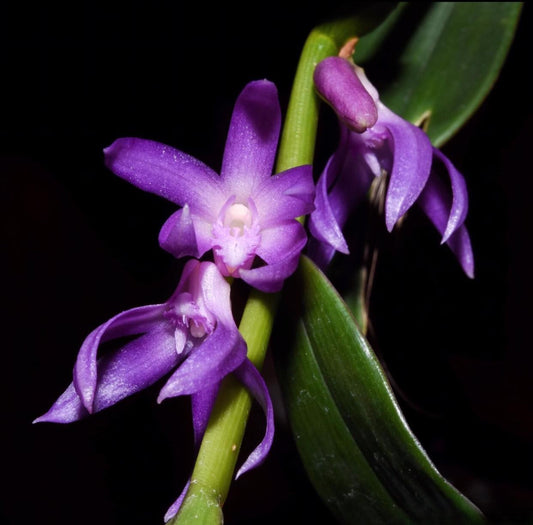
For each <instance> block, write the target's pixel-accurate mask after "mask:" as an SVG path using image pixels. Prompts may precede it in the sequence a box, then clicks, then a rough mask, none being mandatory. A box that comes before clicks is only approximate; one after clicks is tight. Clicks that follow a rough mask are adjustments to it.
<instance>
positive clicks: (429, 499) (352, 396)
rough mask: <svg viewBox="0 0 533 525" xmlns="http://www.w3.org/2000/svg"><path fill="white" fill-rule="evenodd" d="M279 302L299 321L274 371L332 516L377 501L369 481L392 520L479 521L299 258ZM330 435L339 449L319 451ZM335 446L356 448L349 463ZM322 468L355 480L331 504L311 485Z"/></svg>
mask: <svg viewBox="0 0 533 525" xmlns="http://www.w3.org/2000/svg"><path fill="white" fill-rule="evenodd" d="M287 297H288V299H287V300H288V301H289V300H290V297H299V298H301V299H300V301H298V304H290V303H287V302H286V303H285V304H290V307H289V309H290V310H292V313H293V315H296V316H299V321H298V329H297V331H296V333H295V335H294V341H293V345H292V346H291V350H290V351H289V352H287V351H284V352H280V353H279V354H280V356H279V357H278V366H277V368H278V371H279V373H280V376H281V383H282V387H283V391H284V399H285V403H286V405H287V410H288V413H289V418H290V420H291V425H292V428H293V431H294V433H295V437H296V442H297V444H299V450H300V452H301V454H302V460H303V462H304V464H305V466H306V469H307V470H308V472H309V475H310V478H311V480H312V482H313V483H314V486H315V488H316V490H317V492H318V493H319V494H320V495H321V496H322V498H323V499H324V500H325V502H326V503H327V504H328V505H330V508H332V511H334V513H335V514H336V515H337V516H339V515H344V514H343V511H346V512H349V511H347V510H346V509H347V508H348V507H349V506H350V507H351V508H358V506H360V505H362V504H363V503H365V502H366V501H367V498H366V496H365V494H372V493H373V494H378V493H379V494H382V492H381V489H380V491H376V485H375V477H377V479H378V480H379V482H380V484H381V486H382V489H384V490H385V491H386V492H387V493H388V494H389V496H390V498H392V500H393V501H394V503H395V504H396V505H397V508H396V510H394V511H393V509H394V508H393V507H389V508H390V510H391V512H393V514H394V519H395V520H396V522H402V520H404V519H405V516H407V518H408V519H409V520H411V521H413V522H418V523H443V522H446V523H450V522H452V520H453V521H457V522H459V523H461V522H468V523H472V522H479V521H482V516H481V514H480V512H479V511H478V509H477V508H476V507H475V506H474V505H472V504H471V503H470V502H469V501H468V500H467V499H466V498H465V497H464V496H463V495H462V494H460V493H459V492H458V491H457V490H456V489H455V488H454V487H452V486H451V485H450V484H449V483H448V482H447V481H446V480H445V479H444V478H443V477H442V476H441V475H440V474H439V472H438V471H437V469H436V468H435V466H434V465H433V464H432V462H431V461H430V459H429V458H428V456H427V454H426V453H425V451H424V450H423V448H422V446H421V445H420V443H419V442H418V440H417V439H416V437H415V436H414V435H413V434H412V432H411V430H410V429H409V427H408V425H407V422H406V421H405V419H404V417H403V414H402V413H401V411H400V408H399V406H398V403H397V402H396V399H395V398H394V395H393V392H392V389H391V388H390V386H389V383H388V381H387V379H386V377H385V374H384V372H383V370H382V369H381V366H380V364H379V362H378V360H377V358H376V356H375V355H374V353H373V351H372V349H371V348H370V346H369V344H368V342H367V341H366V340H365V338H364V337H363V336H362V334H361V333H360V331H359V329H358V327H357V324H356V322H355V320H354V318H353V317H352V315H351V313H350V312H349V310H348V308H347V306H346V305H345V304H344V302H343V301H342V299H341V297H340V296H339V295H338V293H337V292H336V290H335V289H334V288H333V286H332V285H331V284H330V283H329V281H328V280H327V279H326V277H325V276H324V275H323V274H322V273H321V272H320V270H319V269H318V268H317V267H316V266H315V265H314V263H312V262H311V261H310V260H309V259H308V258H306V257H302V260H301V264H300V267H299V269H298V272H297V274H296V278H295V279H292V280H291V284H290V285H289V287H288V288H287ZM284 317H285V318H287V316H284ZM310 400H311V401H310ZM325 407H327V410H326V408H325ZM332 414H334V415H335V417H334V416H333V415H332ZM346 432H348V433H349V435H348V434H346ZM335 433H338V435H342V436H343V443H344V445H343V447H341V446H339V447H338V448H335V447H334V446H333V445H332V444H330V446H327V445H325V443H327V442H328V440H329V439H331V437H330V436H331V435H332V434H335ZM350 437H351V439H350ZM344 447H350V450H353V451H357V455H356V457H357V462H356V461H353V458H352V459H350V458H347V457H344V456H343V451H344V450H346V449H345V448H344ZM354 457H355V456H354ZM363 458H364V461H362V460H363ZM325 465H327V466H328V468H329V469H330V472H329V476H328V478H327V479H330V478H331V479H336V478H338V480H339V484H341V486H342V484H343V483H347V482H348V475H347V472H348V473H350V474H351V475H352V476H358V477H359V478H358V485H357V486H354V487H353V488H352V489H351V491H350V494H349V496H346V497H345V500H344V501H342V502H339V501H336V502H335V504H336V505H337V507H334V506H333V505H331V501H330V497H329V495H328V483H329V482H325V481H324V480H323V479H321V478H320V476H322V469H323V468H324V466H325ZM372 473H373V475H372ZM374 476H375V477H374ZM317 479H318V481H317ZM345 490H346V489H345ZM381 498H383V496H381ZM382 501H385V500H384V499H382ZM376 519H377V521H379V519H378V518H376ZM390 520H391V522H393V521H392V518H390ZM384 522H387V521H384Z"/></svg>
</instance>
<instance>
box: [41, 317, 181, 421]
mask: <svg viewBox="0 0 533 525" xmlns="http://www.w3.org/2000/svg"><path fill="white" fill-rule="evenodd" d="M177 362H178V355H177V354H176V349H175V343H174V336H173V335H172V334H171V333H169V331H168V329H167V327H160V328H158V329H156V330H153V331H151V332H148V333H147V334H145V335H143V336H141V337H139V338H137V339H134V340H133V341H131V342H129V343H128V344H127V345H125V346H123V347H122V348H121V349H120V350H118V351H117V352H114V353H112V354H110V355H109V356H104V357H102V358H101V359H99V360H98V385H97V387H96V392H95V396H94V403H93V407H94V412H99V411H100V410H103V409H104V408H107V407H109V406H111V405H113V404H115V403H117V402H118V401H120V400H121V399H123V398H125V397H127V396H129V395H131V394H134V393H135V392H139V391H140V390H143V389H144V388H147V387H148V386H150V385H152V384H153V383H155V382H156V381H157V380H158V379H160V378H161V377H163V376H164V375H165V374H167V373H168V372H170V370H172V368H174V367H175V366H176V364H177ZM87 415H89V412H88V411H87V409H86V408H85V407H84V406H83V404H82V401H81V399H80V397H79V396H78V394H77V393H76V389H75V388H74V384H73V383H71V384H70V385H69V387H68V388H67V390H66V391H65V392H64V393H63V394H62V395H61V396H60V397H59V399H58V400H57V401H56V402H55V403H54V404H53V406H52V407H51V408H50V410H49V411H48V412H47V413H46V414H44V415H42V416H41V417H39V418H37V419H36V420H35V421H34V423H37V422H44V421H48V422H52V423H70V422H72V421H76V420H78V419H81V418H83V417H85V416H87Z"/></svg>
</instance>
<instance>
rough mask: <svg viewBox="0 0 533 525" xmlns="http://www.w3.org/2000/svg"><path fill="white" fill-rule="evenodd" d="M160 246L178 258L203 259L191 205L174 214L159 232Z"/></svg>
mask: <svg viewBox="0 0 533 525" xmlns="http://www.w3.org/2000/svg"><path fill="white" fill-rule="evenodd" d="M159 245H160V246H161V248H163V249H164V250H166V251H167V252H169V253H171V254H172V255H174V257H176V258H178V259H179V258H180V257H185V256H187V255H190V256H191V257H201V255H203V254H200V253H199V251H198V243H197V242H196V234H195V232H194V225H193V221H192V217H191V211H190V208H189V205H188V204H186V205H185V206H184V207H183V208H181V209H180V210H178V211H177V212H175V213H173V214H172V215H171V216H170V217H169V218H168V219H167V221H166V222H165V224H163V227H162V228H161V231H160V232H159Z"/></svg>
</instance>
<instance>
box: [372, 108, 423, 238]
mask: <svg viewBox="0 0 533 525" xmlns="http://www.w3.org/2000/svg"><path fill="white" fill-rule="evenodd" d="M378 104H379V111H380V115H379V121H380V123H382V124H383V125H384V126H385V127H386V128H387V129H388V131H389V132H390V135H391V138H392V145H391V147H392V150H393V164H392V170H391V176H390V182H389V188H388V190H387V197H386V201H385V223H386V225H387V229H388V230H389V231H391V230H392V228H393V227H394V224H396V221H397V220H398V219H399V218H400V217H401V216H402V215H403V214H404V213H405V212H406V211H407V210H408V209H409V208H410V207H411V206H412V205H413V203H414V202H415V201H416V199H417V198H418V196H419V195H420V192H421V191H422V190H423V189H424V186H425V185H426V182H427V179H428V177H429V173H430V171H431V162H432V158H433V147H432V145H431V142H430V140H429V138H428V137H427V135H426V134H425V133H424V132H423V131H422V130H421V129H419V128H417V127H416V126H414V125H413V124H411V123H410V122H407V121H406V120H403V119H402V118H400V117H399V116H398V115H395V114H394V113H393V112H392V111H390V110H389V109H388V108H386V107H385V106H384V105H383V104H381V103H378Z"/></svg>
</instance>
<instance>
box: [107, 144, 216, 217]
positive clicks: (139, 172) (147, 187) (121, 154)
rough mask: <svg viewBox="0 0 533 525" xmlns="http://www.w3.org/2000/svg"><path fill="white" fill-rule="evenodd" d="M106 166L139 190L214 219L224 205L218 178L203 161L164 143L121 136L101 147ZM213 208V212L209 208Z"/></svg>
mask: <svg viewBox="0 0 533 525" xmlns="http://www.w3.org/2000/svg"><path fill="white" fill-rule="evenodd" d="M104 154H105V163H106V166H107V167H108V168H109V169H110V170H111V171H112V172H113V173H115V175H118V176H119V177H121V178H122V179H125V180H127V181H128V182H130V183H131V184H133V185H134V186H137V187H138V188H140V189H141V190H144V191H147V192H150V193H155V194H156V195H159V196H160V197H163V198H165V199H168V200H169V201H172V202H174V203H176V204H178V205H179V206H184V205H185V204H189V205H190V206H191V209H192V210H193V212H194V213H197V214H200V215H203V216H206V217H209V218H210V219H214V218H215V217H214V215H213V213H216V211H218V210H219V209H220V207H221V206H222V205H223V204H224V200H225V199H224V196H223V194H222V192H221V184H220V183H221V181H220V177H219V176H218V175H217V174H216V173H215V172H214V171H213V170H212V169H211V168H209V167H208V166H206V165H205V164H204V163H203V162H200V161H199V160H197V159H195V158H194V157H191V156H190V155H187V154H186V153H183V152H181V151H179V150H177V149H174V148H172V147H170V146H166V145H165V144H161V143H159V142H154V141H152V140H145V139H138V138H131V137H128V138H121V139H117V140H115V142H113V144H111V146H109V147H107V148H105V149H104ZM213 210H216V211H213Z"/></svg>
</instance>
